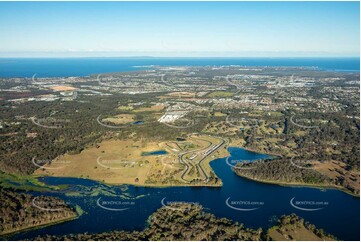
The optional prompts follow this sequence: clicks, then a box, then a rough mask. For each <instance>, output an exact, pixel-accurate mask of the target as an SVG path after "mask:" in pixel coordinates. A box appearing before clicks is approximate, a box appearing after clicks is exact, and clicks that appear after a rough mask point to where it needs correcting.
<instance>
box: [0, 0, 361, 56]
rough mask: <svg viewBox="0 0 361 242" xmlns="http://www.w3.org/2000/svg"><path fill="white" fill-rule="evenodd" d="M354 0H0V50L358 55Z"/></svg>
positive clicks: (10, 52)
mask: <svg viewBox="0 0 361 242" xmlns="http://www.w3.org/2000/svg"><path fill="white" fill-rule="evenodd" d="M359 19H360V6H359V2H0V33H1V38H0V56H2V57H5V56H149V55H152V56H292V57H294V56H359V51H360V37H359V36H360V20H359Z"/></svg>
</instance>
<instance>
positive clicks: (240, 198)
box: [10, 147, 360, 240]
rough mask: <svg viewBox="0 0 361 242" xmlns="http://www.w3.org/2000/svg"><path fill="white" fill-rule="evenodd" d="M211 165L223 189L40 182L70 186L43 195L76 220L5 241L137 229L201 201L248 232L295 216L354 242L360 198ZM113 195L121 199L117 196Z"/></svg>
mask: <svg viewBox="0 0 361 242" xmlns="http://www.w3.org/2000/svg"><path fill="white" fill-rule="evenodd" d="M228 150H229V152H230V154H231V157H230V159H231V160H259V159H265V158H269V156H267V155H264V154H257V153H254V152H249V151H247V150H244V149H241V148H234V147H230V148H229V149H228ZM211 166H212V168H213V169H214V171H215V173H216V174H217V176H218V177H220V178H221V179H222V181H223V186H222V187H219V188H209V187H169V188H145V187H136V186H125V185H122V186H108V185H104V184H101V183H98V182H96V181H91V180H87V179H78V178H55V177H45V178H42V180H43V181H44V182H46V183H47V184H52V185H60V184H69V189H67V190H66V192H67V193H68V195H69V194H70V195H72V196H66V195H65V191H64V192H60V193H48V194H51V195H57V196H59V197H61V198H63V199H65V200H66V202H68V203H70V204H71V205H76V204H78V205H80V206H81V207H82V209H83V210H84V211H85V214H83V215H82V216H81V217H80V218H79V219H77V220H74V221H70V222H66V223H62V224H58V225H54V226H49V227H45V228H41V229H37V230H31V231H27V232H23V233H19V234H16V235H14V236H12V237H11V238H10V239H12V240H21V239H27V238H32V237H35V236H37V235H44V234H53V235H61V234H68V233H83V232H90V233H99V232H104V231H111V230H122V229H123V230H133V229H138V230H141V229H143V228H144V227H145V226H146V220H147V218H148V217H149V215H151V214H152V213H153V212H154V211H156V210H157V209H158V208H160V207H161V206H164V205H165V206H167V205H169V204H170V203H172V202H176V201H177V202H197V203H200V204H201V205H202V206H203V207H204V208H205V211H206V212H210V213H213V214H215V215H216V216H217V217H226V218H229V219H232V220H233V221H239V222H241V223H243V224H244V225H245V226H246V227H252V228H258V227H263V228H267V227H269V226H272V225H273V224H274V223H275V218H276V217H279V216H281V215H283V214H291V213H296V214H297V215H298V216H301V217H303V218H304V219H305V220H306V221H309V222H311V223H313V224H315V225H316V226H317V227H318V228H323V229H324V230H325V231H326V232H329V233H331V234H333V235H335V236H336V237H337V238H338V239H341V240H359V228H360V220H359V219H360V218H359V214H360V199H359V198H356V197H352V196H351V195H348V194H346V193H344V192H341V191H338V190H333V189H327V190H320V189H316V188H309V187H288V186H287V187H286V186H278V185H270V184H263V183H258V182H254V181H251V180H247V179H244V178H241V177H239V176H237V175H236V174H235V173H234V172H233V171H232V169H231V167H230V166H229V165H228V164H227V163H226V158H221V159H216V160H214V161H212V162H211ZM34 194H35V195H36V194H38V193H34ZM79 194H81V195H79ZM115 195H122V198H119V197H115ZM297 207H298V208H297ZM303 209H306V210H303ZM315 209H316V210H315ZM311 210H313V211H311Z"/></svg>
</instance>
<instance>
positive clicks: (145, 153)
mask: <svg viewBox="0 0 361 242" xmlns="http://www.w3.org/2000/svg"><path fill="white" fill-rule="evenodd" d="M165 154H168V152H167V151H165V150H156V151H151V152H143V153H142V156H150V155H165Z"/></svg>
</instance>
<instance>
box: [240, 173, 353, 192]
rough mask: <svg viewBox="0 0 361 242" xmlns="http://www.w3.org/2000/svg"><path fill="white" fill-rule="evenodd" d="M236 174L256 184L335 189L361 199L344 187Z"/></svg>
mask: <svg viewBox="0 0 361 242" xmlns="http://www.w3.org/2000/svg"><path fill="white" fill-rule="evenodd" d="M234 173H235V174H236V175H237V176H239V177H242V178H244V179H248V180H251V181H255V182H260V183H265V184H272V185H279V186H288V187H309V188H319V189H333V190H339V191H342V192H344V193H346V194H348V195H351V196H353V197H357V198H360V195H359V194H354V193H351V192H350V191H348V190H347V189H345V188H344V187H340V186H331V185H322V184H307V183H297V182H290V183H287V182H277V181H271V180H260V179H254V178H250V177H247V176H242V175H239V174H237V173H236V172H235V171H234Z"/></svg>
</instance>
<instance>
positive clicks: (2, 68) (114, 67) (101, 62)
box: [0, 57, 360, 77]
mask: <svg viewBox="0 0 361 242" xmlns="http://www.w3.org/2000/svg"><path fill="white" fill-rule="evenodd" d="M149 65H159V66H209V65H211V66H226V65H242V66H302V67H316V68H318V69H320V70H324V71H338V72H360V58H358V57H357V58H356V57H355V58H351V57H350V58H153V57H144V58H143V57H142V58H140V57H139V58H138V57H137V58H135V57H134V58H0V77H32V76H33V75H34V74H36V76H37V77H70V76H89V75H91V74H98V73H106V72H123V71H134V70H140V69H143V68H144V66H149Z"/></svg>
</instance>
